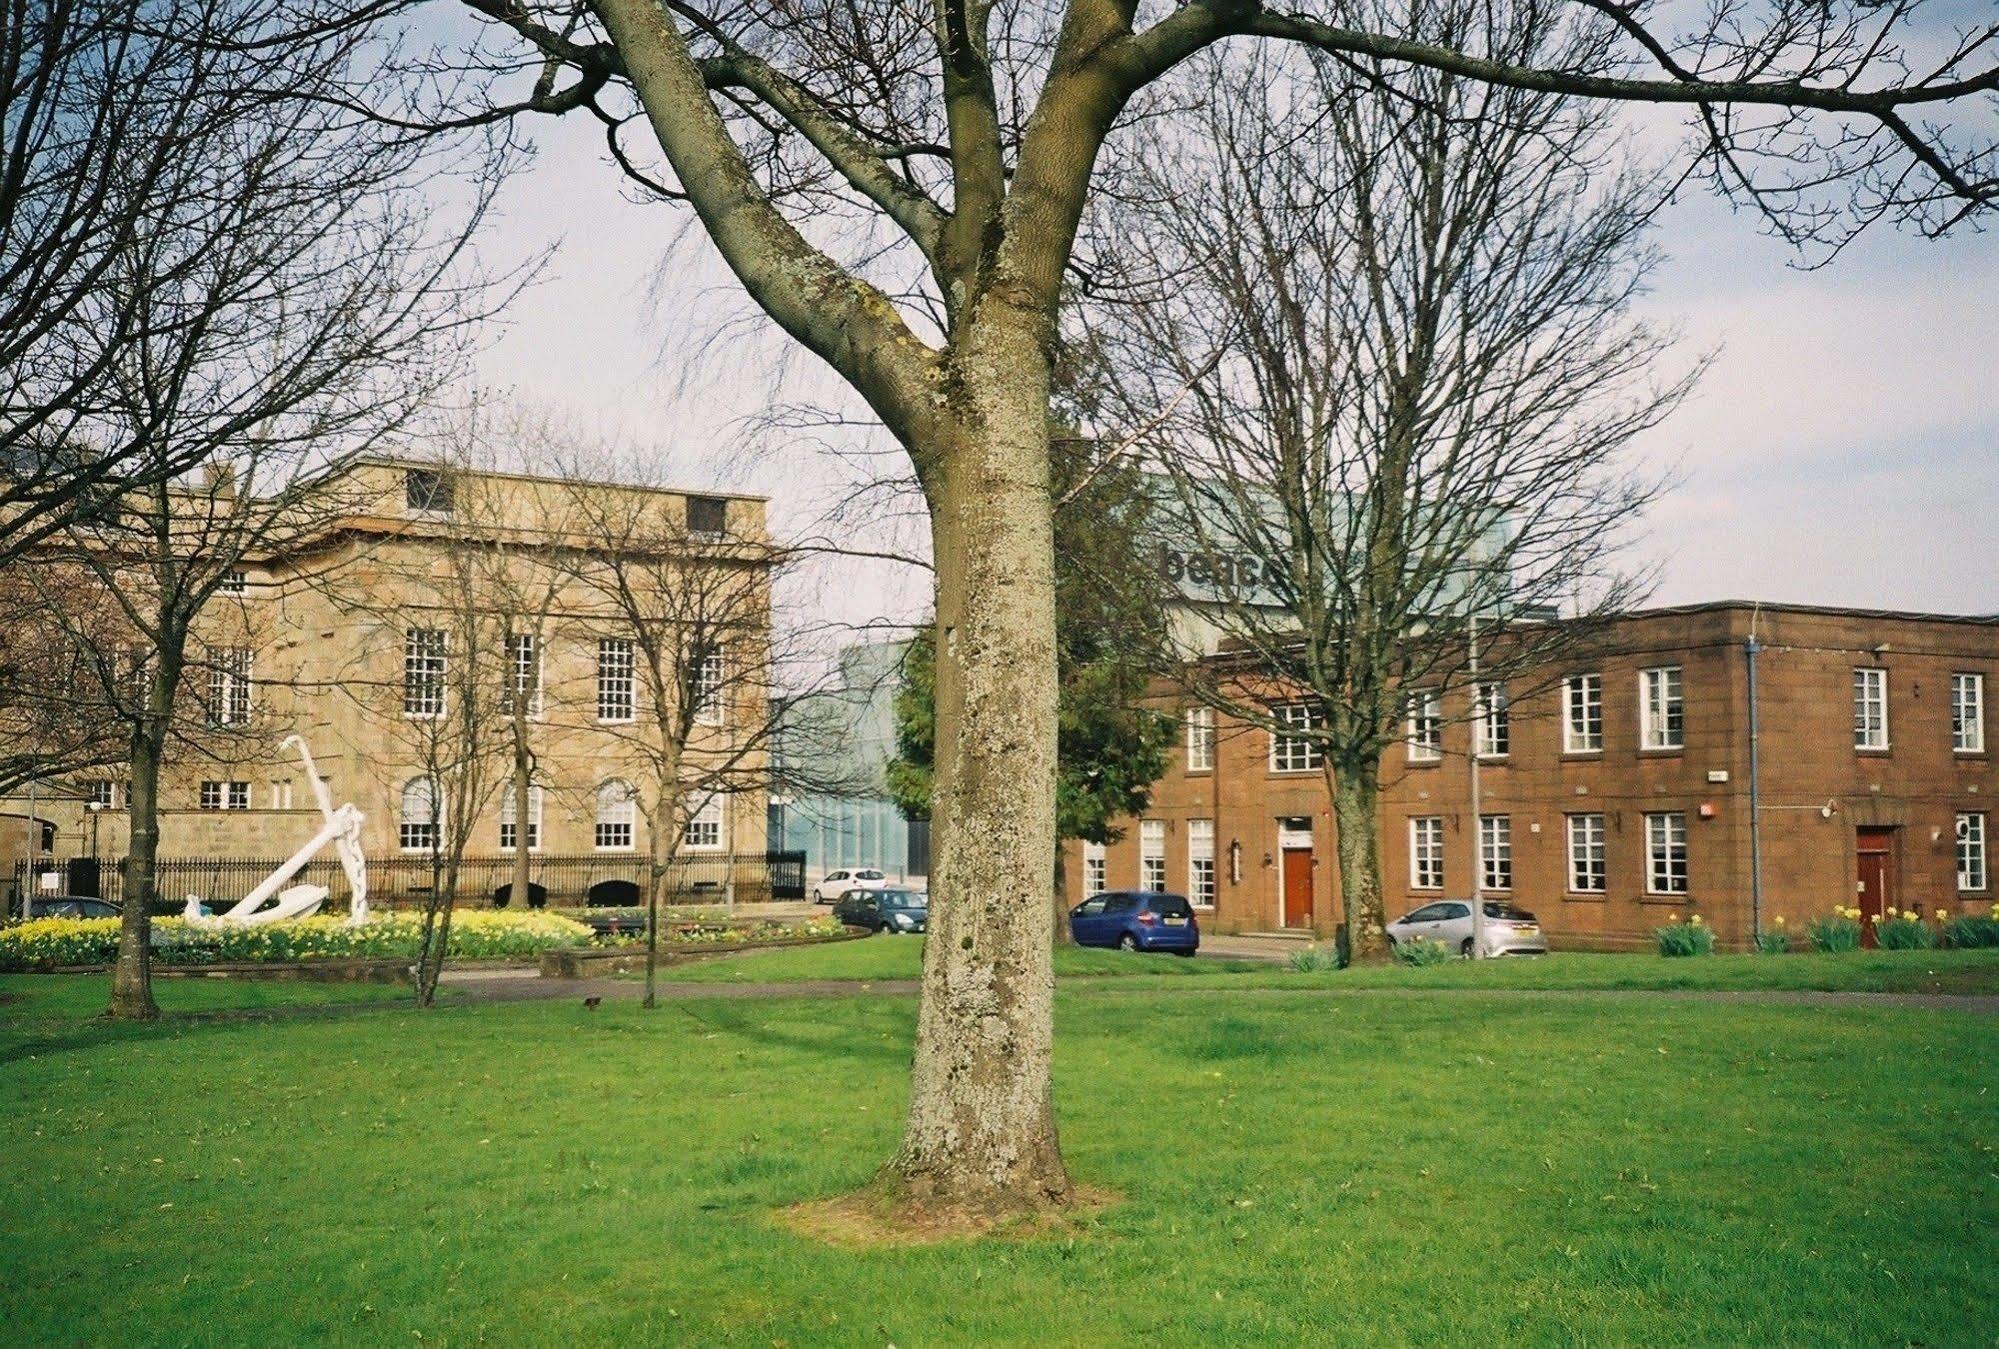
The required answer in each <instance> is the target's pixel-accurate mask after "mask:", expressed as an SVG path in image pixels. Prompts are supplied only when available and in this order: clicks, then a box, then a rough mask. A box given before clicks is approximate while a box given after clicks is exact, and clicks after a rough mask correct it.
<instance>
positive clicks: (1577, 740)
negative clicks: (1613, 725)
mask: <svg viewBox="0 0 1999 1349" xmlns="http://www.w3.org/2000/svg"><path fill="white" fill-rule="evenodd" d="M1562 752H1563V753H1564V754H1600V753H1602V752H1603V676H1602V675H1600V674H1580V675H1570V676H1569V677H1568V678H1567V679H1565V680H1563V681H1562Z"/></svg>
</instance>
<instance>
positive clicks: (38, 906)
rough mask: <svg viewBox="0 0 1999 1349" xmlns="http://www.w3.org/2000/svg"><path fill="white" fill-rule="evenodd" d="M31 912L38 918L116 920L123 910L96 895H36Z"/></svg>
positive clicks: (33, 898) (32, 897) (32, 900)
mask: <svg viewBox="0 0 1999 1349" xmlns="http://www.w3.org/2000/svg"><path fill="white" fill-rule="evenodd" d="M28 903H29V904H30V905H31V906H32V907H31V909H30V910H29V912H30V913H31V914H32V915H33V916H34V917H36V918H116V917H117V916H118V915H119V914H120V913H121V912H123V910H121V909H120V908H119V907H118V906H117V905H116V904H113V903H112V902H111V901H110V900H108V899H98V898H97V897H96V896H94V895H34V896H31V897H30V898H29V900H28Z"/></svg>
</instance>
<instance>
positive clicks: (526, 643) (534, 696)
mask: <svg viewBox="0 0 1999 1349" xmlns="http://www.w3.org/2000/svg"><path fill="white" fill-rule="evenodd" d="M516 707H519V708H520V709H521V710H522V711H523V712H524V713H525V714H526V715H528V716H530V717H538V716H540V715H541V639H540V638H539V637H537V636H536V635H535V634H533V633H531V632H515V633H509V634H507V673H506V684H505V686H504V687H503V688H502V689H501V691H500V712H501V714H502V715H504V716H509V717H511V716H512V715H514V709H515V708H516Z"/></svg>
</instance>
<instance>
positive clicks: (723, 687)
mask: <svg viewBox="0 0 1999 1349" xmlns="http://www.w3.org/2000/svg"><path fill="white" fill-rule="evenodd" d="M728 680H729V657H728V653H727V652H724V651H710V652H708V653H706V654H705V655H703V656H702V657H701V658H700V659H698V660H696V661H695V662H694V668H693V670H691V671H690V672H689V674H688V680H687V684H688V689H687V693H688V697H690V698H692V699H693V700H694V721H695V724H696V725H699V726H721V725H725V724H726V723H727V722H728V710H729V709H728V703H727V700H726V698H725V697H724V694H725V693H726V691H727V689H728Z"/></svg>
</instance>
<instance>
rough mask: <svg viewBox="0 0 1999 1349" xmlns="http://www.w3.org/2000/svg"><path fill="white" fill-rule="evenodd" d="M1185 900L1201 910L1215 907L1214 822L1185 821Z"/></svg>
mask: <svg viewBox="0 0 1999 1349" xmlns="http://www.w3.org/2000/svg"><path fill="white" fill-rule="evenodd" d="M1187 898H1188V899H1189V900H1191V901H1192V902H1193V903H1194V904H1196V905H1197V906H1199V907H1200V908H1203V909H1212V908H1213V907H1215V822H1214V821H1213V820H1189V821H1187Z"/></svg>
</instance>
